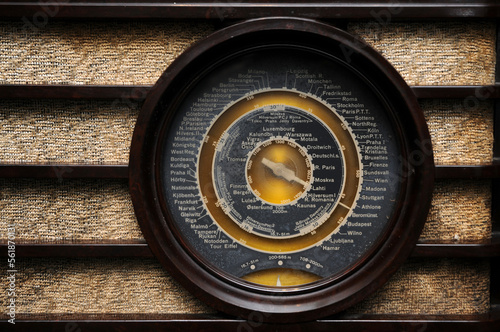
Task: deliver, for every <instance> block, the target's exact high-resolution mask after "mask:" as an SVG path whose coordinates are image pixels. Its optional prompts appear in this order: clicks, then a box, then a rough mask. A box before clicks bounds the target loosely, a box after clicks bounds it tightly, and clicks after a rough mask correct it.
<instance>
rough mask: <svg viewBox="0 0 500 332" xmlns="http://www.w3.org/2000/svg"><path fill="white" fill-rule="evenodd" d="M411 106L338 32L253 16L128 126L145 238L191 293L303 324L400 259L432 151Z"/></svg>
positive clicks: (369, 285) (365, 53)
mask: <svg viewBox="0 0 500 332" xmlns="http://www.w3.org/2000/svg"><path fill="white" fill-rule="evenodd" d="M429 142H430V139H429V133H428V130H427V127H426V124H425V120H424V118H423V116H422V113H421V111H420V109H419V107H418V104H417V102H416V101H415V97H414V96H413V95H412V93H411V91H410V89H409V88H408V86H407V85H406V84H405V83H404V81H403V80H402V79H401V78H400V77H399V75H398V74H397V73H396V72H395V70H394V69H393V68H392V67H391V66H390V65H389V64H388V63H387V62H386V61H385V60H384V59H383V58H382V57H380V56H379V55H378V54H377V53H376V52H375V51H373V50H372V49H370V48H369V47H368V46H366V45H364V44H361V42H359V41H357V40H356V39H354V38H353V37H351V36H350V35H348V34H346V33H345V32H342V31H340V30H337V29H335V28H333V27H330V26H326V25H323V24H320V23H317V22H313V21H308V20H298V19H279V18H276V19H272V18H270V19H260V20H253V21H248V22H244V23H239V24H236V25H234V26H232V27H229V28H226V29H224V30H221V31H219V32H216V33H215V34H213V35H211V36H209V37H208V38H207V39H205V40H203V41H201V42H199V43H198V44H196V45H194V46H193V47H192V48H190V49H189V50H187V51H186V52H185V53H184V54H183V55H181V56H180V57H179V58H178V59H177V60H176V61H175V62H174V63H173V64H172V65H171V66H170V67H169V68H168V69H167V71H166V72H165V73H164V75H163V76H162V77H161V78H160V80H159V81H158V83H157V85H156V86H155V87H154V88H153V90H152V91H151V93H150V95H149V96H148V98H147V100H146V102H145V104H144V106H143V109H142V111H141V114H140V116H139V119H138V123H137V127H136V130H135V132H134V137H133V141H132V149H131V157H130V188H131V194H132V199H133V202H134V207H135V210H136V214H137V217H138V220H139V223H140V225H141V228H142V230H143V232H144V235H145V237H146V240H147V241H148V243H149V245H150V247H151V248H152V250H153V252H154V254H155V255H156V256H157V257H158V259H159V260H160V262H161V263H162V264H163V265H164V267H165V268H166V269H167V270H168V271H169V272H170V273H171V274H172V275H173V276H174V277H176V278H177V279H178V280H179V282H181V283H182V284H183V285H184V286H185V287H187V288H188V289H189V290H191V291H192V292H193V293H194V294H195V295H196V296H198V297H199V298H200V299H202V300H204V301H206V302H207V303H209V304H211V305H213V306H215V307H216V308H217V309H219V310H222V311H225V312H227V313H230V314H235V315H239V316H242V317H245V318H249V319H252V315H255V314H259V317H260V319H261V320H265V321H278V322H279V321H287V322H290V321H304V320H311V319H315V318H319V317H322V316H325V315H329V314H332V313H335V312H338V311H341V310H343V309H346V308H347V307H349V306H351V305H353V304H354V303H357V302H358V301H360V300H361V299H362V298H363V297H365V296H366V295H367V294H370V293H371V292H373V291H374V290H376V289H377V288H378V287H379V286H381V285H382V284H383V283H384V282H385V281H386V280H387V279H388V278H389V276H390V275H391V273H392V272H394V271H395V268H394V267H395V266H398V265H400V264H401V263H402V262H404V260H405V259H406V258H407V257H408V255H409V253H410V252H411V250H412V248H413V246H414V245H415V243H416V240H417V239H418V236H419V234H420V231H421V228H422V226H423V223H424V221H425V216H426V213H427V211H428V208H429V204H430V202H429V198H430V196H431V190H432V185H433V161H432V160H433V158H432V148H431V146H430V143H429Z"/></svg>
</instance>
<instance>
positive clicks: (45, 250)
mask: <svg viewBox="0 0 500 332" xmlns="http://www.w3.org/2000/svg"><path fill="white" fill-rule="evenodd" d="M0 252H2V254H3V255H6V253H7V244H6V243H0ZM16 256H18V257H144V258H146V257H152V253H151V251H150V250H149V247H148V244H147V243H146V242H141V241H139V242H138V241H133V242H120V243H116V242H115V243H113V242H107V243H17V244H16ZM412 256H414V257H498V256H500V237H498V236H495V237H494V238H492V239H491V240H490V241H485V242H478V243H473V242H469V243H430V242H419V243H418V244H417V245H416V247H415V249H414V251H413V254H412Z"/></svg>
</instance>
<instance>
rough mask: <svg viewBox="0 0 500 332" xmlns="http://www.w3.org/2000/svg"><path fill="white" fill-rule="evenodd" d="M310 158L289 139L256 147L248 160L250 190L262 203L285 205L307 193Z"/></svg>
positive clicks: (310, 175) (272, 141) (247, 176)
mask: <svg viewBox="0 0 500 332" xmlns="http://www.w3.org/2000/svg"><path fill="white" fill-rule="evenodd" d="M311 180H312V162H311V158H310V156H309V155H308V154H307V150H305V149H304V148H303V147H301V146H300V145H298V144H296V143H295V142H294V141H293V140H291V139H286V138H281V137H277V138H276V137H273V138H271V139H269V140H267V141H265V142H264V143H262V144H260V145H258V146H257V147H256V148H255V150H253V151H252V152H251V154H250V156H249V158H248V162H247V166H246V181H247V183H248V186H249V187H250V191H251V192H252V193H253V194H254V195H255V196H256V197H258V198H260V199H262V200H263V201H264V202H265V203H270V204H279V205H288V204H293V203H295V202H296V201H297V199H298V198H300V197H302V196H303V195H304V193H306V192H307V190H309V188H310V186H311Z"/></svg>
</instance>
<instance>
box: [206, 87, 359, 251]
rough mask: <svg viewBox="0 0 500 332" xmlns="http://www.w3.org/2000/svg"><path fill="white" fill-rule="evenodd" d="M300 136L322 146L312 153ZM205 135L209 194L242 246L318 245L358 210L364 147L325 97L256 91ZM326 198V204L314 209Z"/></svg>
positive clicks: (212, 209) (209, 203)
mask: <svg viewBox="0 0 500 332" xmlns="http://www.w3.org/2000/svg"><path fill="white" fill-rule="evenodd" d="M266 122H267V124H269V126H268V127H265V126H263V123H266ZM314 125H315V126H314ZM262 128H265V130H264V131H263V129H262ZM314 128H315V129H314ZM301 130H302V131H301ZM298 134H309V135H311V136H310V137H311V139H315V140H316V141H317V140H320V141H321V145H318V144H315V145H312V144H311V145H310V147H312V148H311V149H309V150H306V149H305V148H304V147H300V146H299V145H298V144H297V143H296V142H295V141H293V138H291V137H292V136H293V135H298ZM205 137H206V138H205V140H204V144H203V145H202V147H201V149H200V155H199V158H198V160H199V162H198V179H199V188H200V191H201V196H202V197H203V202H204V205H205V207H206V209H207V211H209V213H210V215H211V216H212V218H213V220H214V221H215V222H216V223H217V224H218V225H219V226H220V228H221V229H222V230H223V231H224V232H225V233H226V234H227V235H229V236H230V237H231V238H232V239H234V241H236V242H237V243H240V244H242V245H245V246H248V247H251V248H254V249H256V250H259V251H263V252H270V253H285V252H296V251H299V250H303V249H306V248H309V247H311V246H317V245H320V244H321V243H322V241H323V240H325V239H326V238H328V236H330V235H331V234H333V233H334V232H335V231H337V230H338V228H339V227H340V226H341V225H342V224H343V223H344V221H345V220H346V219H347V216H348V215H349V214H350V213H351V211H352V209H353V208H354V207H355V204H356V199H357V197H358V196H359V191H360V189H361V185H362V164H361V157H360V153H359V148H358V146H357V143H356V140H355V138H354V137H353V135H352V132H351V131H350V130H349V126H348V125H347V124H346V122H345V121H344V120H343V119H342V117H341V116H340V115H338V114H337V113H336V112H335V110H334V109H333V107H331V106H329V105H327V104H326V103H325V102H322V101H320V100H319V99H318V98H317V97H314V96H310V95H307V94H304V93H299V92H297V91H291V90H286V89H269V90H266V91H258V92H256V93H250V94H248V95H246V96H244V97H243V98H241V99H239V100H238V101H236V102H235V103H232V104H231V105H229V106H228V107H227V108H226V109H225V110H224V112H222V113H221V115H220V116H219V117H218V118H217V119H216V120H215V121H214V122H213V124H212V125H211V127H210V129H209V130H208V132H207V134H206V135H205ZM252 138H253V139H254V140H253V141H252V142H253V144H248V143H246V144H247V146H246V148H243V144H244V143H245V142H249V141H250V139H252ZM252 148H253V149H252ZM249 150H250V151H249ZM294 160H295V162H294ZM311 160H312V161H311ZM254 162H256V163H255V164H254ZM283 162H284V163H283ZM287 162H288V164H289V166H286V163H287ZM301 165H302V166H301ZM315 167H316V168H318V169H317V170H316V171H313V169H314V168H315ZM296 168H298V169H296ZM209 169H211V170H212V171H211V172H210V171H207V170H209ZM259 170H260V172H259ZM231 173H233V174H231ZM259 173H261V174H260V175H259ZM266 173H267V174H268V176H267V177H266V176H265V174H266ZM262 174H264V175H262ZM269 174H272V175H271V176H269ZM277 174H278V175H277ZM313 174H315V176H313ZM270 178H271V181H266V179H267V180H269V179H270ZM273 187H274V188H273ZM311 187H313V188H316V190H315V191H310V190H309V189H310V188H311ZM243 188H247V190H246V191H244V193H243V194H240V190H245V189H243ZM248 189H249V190H248ZM273 189H276V191H277V192H278V193H276V192H274V191H273ZM214 193H215V195H214ZM235 193H237V194H235ZM250 195H253V196H256V197H258V199H254V200H252V199H251V198H248V196H250ZM263 195H264V197H263ZM320 195H321V197H322V198H323V200H322V202H320V203H316V204H307V202H310V201H311V200H312V196H315V198H316V196H320ZM239 196H242V197H244V198H242V199H241V200H240V199H239ZM316 200H318V199H316ZM241 201H243V202H246V204H244V205H243V204H241V203H240V202H241ZM290 215H293V216H294V218H290ZM271 218H272V219H273V220H274V222H269V220H270V219H271ZM285 239H286V241H284V240H285Z"/></svg>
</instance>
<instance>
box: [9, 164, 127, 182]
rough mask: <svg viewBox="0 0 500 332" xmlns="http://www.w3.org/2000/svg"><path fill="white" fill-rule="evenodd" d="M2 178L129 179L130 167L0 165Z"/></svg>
mask: <svg viewBox="0 0 500 332" xmlns="http://www.w3.org/2000/svg"><path fill="white" fill-rule="evenodd" d="M0 178H53V179H60V180H62V179H76V178H94V179H128V165H66V164H54V165H31V164H19V165H15V164H12V165H10V164H0Z"/></svg>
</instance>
